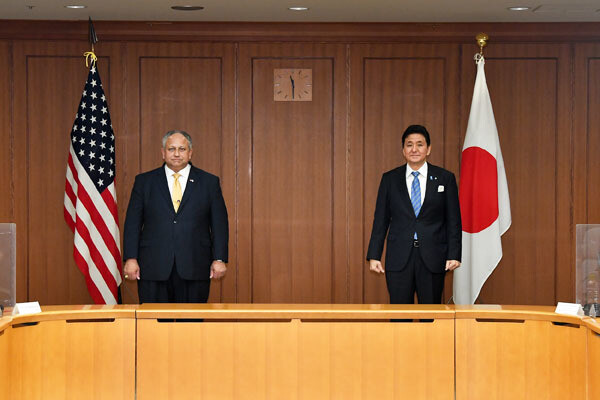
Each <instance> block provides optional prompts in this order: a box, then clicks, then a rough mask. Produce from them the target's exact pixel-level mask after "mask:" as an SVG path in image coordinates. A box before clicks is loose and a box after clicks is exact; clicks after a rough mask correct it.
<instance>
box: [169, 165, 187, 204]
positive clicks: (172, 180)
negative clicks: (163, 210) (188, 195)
mask: <svg viewBox="0 0 600 400" xmlns="http://www.w3.org/2000/svg"><path fill="white" fill-rule="evenodd" d="M191 169H192V166H191V165H190V164H188V165H186V166H185V168H184V169H182V170H181V171H179V175H181V176H180V177H179V186H181V195H182V196H183V194H184V193H185V186H186V185H187V181H188V176H189V175H190V170H191ZM165 174H167V183H168V184H169V193H170V194H171V198H173V184H174V183H175V178H174V177H173V174H175V171H173V170H172V169H171V168H169V167H167V164H165Z"/></svg>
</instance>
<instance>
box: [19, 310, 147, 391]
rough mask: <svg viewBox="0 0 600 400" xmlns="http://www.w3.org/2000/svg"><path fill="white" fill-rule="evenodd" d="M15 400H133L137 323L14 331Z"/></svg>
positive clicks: (62, 324) (58, 324)
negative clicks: (93, 399)
mask: <svg viewBox="0 0 600 400" xmlns="http://www.w3.org/2000/svg"><path fill="white" fill-rule="evenodd" d="M10 360H11V363H10V366H11V367H10V377H11V384H10V398H11V399H28V400H29V399H46V398H61V399H81V398H96V399H132V398H133V397H134V395H135V320H134V319H116V320H114V321H113V322H80V323H68V322H66V321H65V320H62V321H44V322H40V323H39V324H37V325H33V326H21V327H14V326H13V327H12V328H11V354H10Z"/></svg>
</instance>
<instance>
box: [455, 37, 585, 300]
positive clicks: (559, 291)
mask: <svg viewBox="0 0 600 400" xmlns="http://www.w3.org/2000/svg"><path fill="white" fill-rule="evenodd" d="M474 53H475V51H474V50H473V48H472V47H471V46H465V47H463V56H462V66H461V70H462V79H461V81H462V82H461V83H462V87H463V90H462V104H463V110H464V112H463V113H462V118H461V122H462V124H461V129H460V132H461V134H462V132H465V131H466V126H467V121H468V112H469V108H470V103H471V98H472V93H473V82H474V75H475V70H476V69H475V66H474V62H473V58H472V56H473V54H474ZM570 71H571V62H570V58H569V47H568V46H566V45H561V46H550V45H518V44H515V45H508V44H507V45H495V46H492V47H490V48H489V49H487V50H486V64H485V72H486V78H487V84H488V88H489V91H490V95H491V99H492V106H493V108H494V116H495V118H496V124H497V126H498V135H499V137H500V145H501V148H502V155H503V158H504V165H505V168H506V175H507V180H508V190H509V195H510V201H511V214H512V225H511V227H510V229H509V230H508V231H507V232H506V233H505V234H504V235H503V236H502V246H503V258H502V260H501V262H500V264H499V265H498V267H497V268H496V270H495V271H494V272H493V273H492V275H491V276H490V278H489V279H488V280H487V282H486V283H485V285H484V287H483V289H482V291H481V294H480V297H479V302H482V303H501V304H555V302H556V301H558V300H561V299H562V300H563V301H566V300H565V298H567V297H568V296H569V295H572V294H573V293H574V290H573V288H572V285H573V282H574V280H573V276H572V271H573V260H574V254H572V248H573V246H572V244H571V243H572V242H573V241H574V234H573V232H572V231H571V228H572V216H571V213H570V202H571V201H572V195H571V192H570V188H571V173H570V167H568V166H569V165H570V164H571V161H572V152H571V133H570V132H571V129H570V124H571V118H572V115H571V108H570V100H569V99H571V97H572V96H571V86H570V82H571V76H570ZM463 135H464V134H463ZM462 140H463V139H461V142H462Z"/></svg>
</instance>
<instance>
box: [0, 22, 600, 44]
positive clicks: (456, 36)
mask: <svg viewBox="0 0 600 400" xmlns="http://www.w3.org/2000/svg"><path fill="white" fill-rule="evenodd" d="M94 26H95V28H96V32H97V33H98V36H99V37H100V38H102V40H103V41H159V40H161V41H173V42H180V41H189V42H191V41H210V42H215V41H228V42H229V41H239V42H265V41H271V42H280V41H287V42H307V41H314V42H342V43H364V42H375V43H389V42H413V43H414V42H455V43H470V44H474V43H473V42H474V36H475V34H476V33H477V32H486V33H488V35H490V37H491V38H492V40H493V41H492V42H491V43H501V42H515V41H520V42H557V41H580V42H593V41H598V40H600V33H599V32H600V24H599V23H597V22H584V23H581V22H566V23H509V22H500V23H493V22H492V23H490V22H481V23H356V22H352V23H339V22H331V23H328V22H324V23H297V22H293V23H290V22H200V21H195V22H183V21H180V22H162V21H159V22H156V21H95V22H94ZM87 35H88V25H87V21H33V20H6V21H4V23H3V24H2V25H0V39H15V38H16V39H41V40H82V41H83V40H87Z"/></svg>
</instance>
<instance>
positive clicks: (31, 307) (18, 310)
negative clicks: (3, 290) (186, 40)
mask: <svg viewBox="0 0 600 400" xmlns="http://www.w3.org/2000/svg"><path fill="white" fill-rule="evenodd" d="M41 312H42V309H41V308H40V303H38V302H37V301H30V302H28V303H17V304H15V307H14V308H13V311H12V315H27V314H37V313H41Z"/></svg>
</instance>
